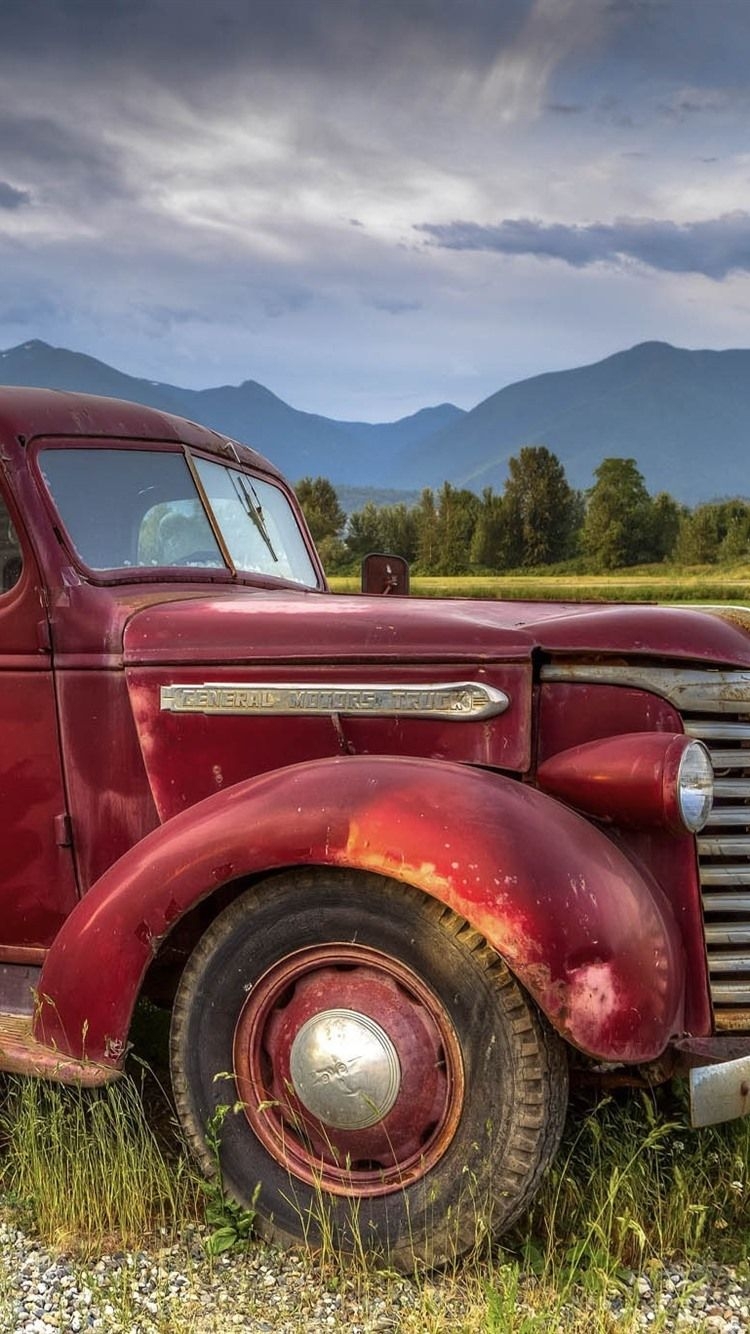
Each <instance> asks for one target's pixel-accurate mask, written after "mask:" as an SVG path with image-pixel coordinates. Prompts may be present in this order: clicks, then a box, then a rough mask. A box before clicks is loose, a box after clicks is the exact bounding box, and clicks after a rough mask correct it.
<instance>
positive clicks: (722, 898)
mask: <svg viewBox="0 0 750 1334" xmlns="http://www.w3.org/2000/svg"><path fill="white" fill-rule="evenodd" d="M703 911H704V912H750V894H710V893H709V894H704V895H703Z"/></svg>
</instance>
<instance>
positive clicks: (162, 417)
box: [0, 385, 281, 477]
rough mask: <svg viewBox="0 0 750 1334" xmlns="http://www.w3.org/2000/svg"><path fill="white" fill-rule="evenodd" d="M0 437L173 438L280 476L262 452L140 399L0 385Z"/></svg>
mask: <svg viewBox="0 0 750 1334" xmlns="http://www.w3.org/2000/svg"><path fill="white" fill-rule="evenodd" d="M0 436H6V437H7V436H13V437H14V438H15V439H16V440H18V441H19V443H20V444H23V445H26V444H28V443H29V442H30V441H31V440H34V439H35V438H36V437H37V436H44V437H45V438H49V437H54V436H61V437H65V438H67V437H72V438H74V439H76V438H77V439H81V438H84V439H88V440H96V439H106V440H154V441H174V442H175V443H180V444H183V445H192V446H194V448H196V449H203V450H206V451H207V452H208V453H210V454H218V455H220V456H221V457H222V458H224V459H227V458H229V459H235V458H236V457H239V458H240V460H241V461H242V462H243V463H246V464H249V465H250V466H251V467H257V468H260V469H262V470H263V471H264V472H269V473H272V474H273V475H274V476H276V477H280V476H281V474H280V473H279V470H278V469H277V468H275V467H274V466H273V464H272V463H270V462H269V461H268V459H266V458H264V457H263V455H262V454H258V453H256V451H255V450H254V449H250V448H249V446H247V445H243V444H240V443H239V442H238V441H236V440H233V439H232V438H231V437H230V436H226V435H222V434H221V433H220V432H218V431H213V430H211V429H210V427H208V426H199V425H198V424H197V422H192V421H188V420H187V418H185V417H177V416H175V415H173V414H172V413H171V412H161V411H160V410H159V409H158V408H147V407H144V405H143V404H142V403H129V402H126V401H125V400H123V399H119V398H99V397H97V396H96V395H94V394H77V393H71V392H69V391H68V390H61V389H28V388H15V387H12V386H11V387H8V386H4V385H3V386H0ZM235 451H236V453H235Z"/></svg>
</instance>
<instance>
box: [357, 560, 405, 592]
mask: <svg viewBox="0 0 750 1334" xmlns="http://www.w3.org/2000/svg"><path fill="white" fill-rule="evenodd" d="M362 592H363V593H376V594H382V593H390V594H392V595H393V596H394V597H408V594H409V562H408V561H406V560H404V558H403V556H385V555H383V554H382V552H380V551H371V552H370V554H369V556H365V558H364V560H363V561H362Z"/></svg>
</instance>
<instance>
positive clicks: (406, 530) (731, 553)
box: [296, 445, 750, 575]
mask: <svg viewBox="0 0 750 1334" xmlns="http://www.w3.org/2000/svg"><path fill="white" fill-rule="evenodd" d="M296 490H297V496H298V497H299V500H300V503H301V505H302V508H303V510H304V512H305V516H306V518H307V521H308V524H309V526H310V530H311V532H312V535H313V537H314V538H315V541H316V543H317V546H318V549H319V551H320V553H321V557H322V559H323V563H324V565H325V566H326V568H327V569H328V570H329V571H345V570H350V569H353V568H355V567H357V566H358V565H359V562H360V561H361V560H362V557H363V556H365V555H367V553H368V552H369V551H388V552H391V553H393V554H397V555H400V556H405V557H406V559H407V560H408V561H409V562H410V564H411V565H412V566H413V568H414V570H415V571H416V572H417V573H419V574H438V575H454V574H470V573H477V574H479V573H493V574H494V573H500V572H501V571H504V570H512V569H536V568H538V567H540V566H545V565H555V564H558V563H560V562H563V561H576V562H577V564H578V566H579V568H581V569H584V568H585V569H589V570H613V569H617V568H619V567H621V566H625V565H644V564H652V563H654V562H657V561H674V562H675V563H677V564H682V565H698V564H701V565H702V564H713V563H718V562H723V561H727V562H728V561H741V560H744V559H747V558H750V503H749V502H747V501H745V500H742V499H733V500H719V501H712V502H710V503H706V504H701V505H697V506H696V507H695V508H693V509H691V508H689V507H687V506H685V505H680V504H679V503H678V502H677V501H676V500H675V499H674V498H673V496H671V495H669V494H668V492H666V491H661V492H659V493H658V494H657V495H655V496H652V495H651V494H650V493H649V491H648V489H647V487H646V484H645V481H644V479H643V476H642V474H641V472H640V471H639V469H638V467H637V464H636V462H635V459H621V458H606V459H604V460H603V461H602V462H601V463H600V464H599V467H598V468H597V469H596V472H595V474H594V484H593V486H592V487H591V488H590V489H589V490H587V491H576V490H575V489H574V488H573V487H571V486H570V484H569V482H568V480H567V478H566V476H565V470H564V468H563V466H562V464H561V462H560V460H559V459H558V458H557V457H556V455H555V454H553V453H552V452H551V451H550V450H549V449H547V447H546V446H545V445H527V446H525V447H524V448H523V449H521V450H520V451H519V453H518V455H517V456H515V457H513V458H511V459H510V461H509V464H508V477H507V480H506V482H505V486H504V488H503V491H502V493H500V492H496V491H494V490H493V488H492V487H485V489H484V490H483V491H482V494H481V495H476V494H475V492H473V491H469V490H466V489H465V488H463V487H455V486H452V485H451V483H450V482H444V483H443V485H442V486H441V487H439V488H438V489H436V490H433V489H432V488H430V487H426V488H425V490H424V491H422V493H421V495H420V497H419V500H418V501H417V502H416V504H414V505H406V504H403V503H400V504H395V505H380V506H379V505H375V504H374V503H372V502H368V503H367V504H366V505H364V506H363V507H362V509H360V510H357V511H355V512H354V513H352V514H350V515H348V516H347V515H346V514H345V513H344V511H343V509H342V508H341V505H340V504H339V500H338V497H337V495H336V491H335V489H334V487H333V485H332V484H331V482H329V481H328V479H327V478H325V477H315V478H312V477H304V478H303V479H302V481H301V482H299V483H298V485H297V488H296Z"/></svg>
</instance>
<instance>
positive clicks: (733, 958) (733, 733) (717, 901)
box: [683, 700, 750, 1028]
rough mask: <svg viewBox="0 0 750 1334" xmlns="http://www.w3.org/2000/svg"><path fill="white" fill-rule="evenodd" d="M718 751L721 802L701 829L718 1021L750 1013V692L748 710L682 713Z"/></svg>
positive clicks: (738, 1021)
mask: <svg viewBox="0 0 750 1334" xmlns="http://www.w3.org/2000/svg"><path fill="white" fill-rule="evenodd" d="M683 724H684V727H685V731H686V733H687V734H688V736H692V737H698V738H699V739H700V740H701V741H703V742H704V743H705V745H706V746H707V747H708V749H709V751H710V752H711V760H712V762H713V766H714V774H715V776H716V786H715V802H714V808H713V810H712V812H711V816H710V819H709V821H708V824H707V825H706V827H705V829H703V830H702V832H701V833H700V834H699V836H698V840H697V842H698V861H699V865H700V877H701V886H702V891H703V914H704V920H705V934H706V953H707V955H708V968H709V974H710V978H711V997H712V999H713V1004H714V1013H715V1018H716V1025H717V1027H718V1028H735V1027H736V1028H745V1027H747V1026H748V1020H749V1019H750V700H749V701H748V712H747V713H746V714H745V713H743V714H734V715H733V714H726V713H724V714H722V715H721V718H717V716H716V715H715V714H714V715H713V717H709V716H706V715H703V716H696V715H695V714H692V713H684V714H683Z"/></svg>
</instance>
